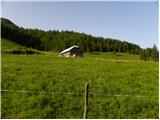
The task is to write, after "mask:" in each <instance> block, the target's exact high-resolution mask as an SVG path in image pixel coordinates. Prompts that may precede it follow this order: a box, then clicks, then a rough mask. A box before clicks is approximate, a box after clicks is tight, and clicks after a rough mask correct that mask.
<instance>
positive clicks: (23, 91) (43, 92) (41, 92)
mask: <svg viewBox="0 0 160 120" xmlns="http://www.w3.org/2000/svg"><path fill="white" fill-rule="evenodd" d="M0 91H1V92H16V93H40V94H45V93H51V94H54V95H85V93H59V92H53V91H27V90H6V89H5V90H0ZM89 95H92V96H115V97H123V96H124V97H157V98H158V97H159V96H153V95H131V94H130V95H129V94H107V93H89Z"/></svg>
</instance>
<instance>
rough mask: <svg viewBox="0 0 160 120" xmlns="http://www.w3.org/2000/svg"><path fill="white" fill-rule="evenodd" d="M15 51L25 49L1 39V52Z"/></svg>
mask: <svg viewBox="0 0 160 120" xmlns="http://www.w3.org/2000/svg"><path fill="white" fill-rule="evenodd" d="M15 49H25V47H24V46H22V45H19V44H17V43H15V42H13V41H10V40H7V39H3V38H2V39H1V50H2V51H10V50H15Z"/></svg>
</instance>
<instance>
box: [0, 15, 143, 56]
mask: <svg viewBox="0 0 160 120" xmlns="http://www.w3.org/2000/svg"><path fill="white" fill-rule="evenodd" d="M1 27H2V38H7V39H10V40H13V41H15V42H16V43H19V44H21V45H25V46H27V47H32V48H36V49H39V50H45V51H48V50H54V51H61V50H63V49H65V48H68V47H70V46H72V45H78V46H79V47H80V48H81V49H82V50H83V51H84V52H91V51H101V52H111V51H116V52H131V53H136V54H139V51H140V49H141V48H140V47H139V46H138V45H136V44H132V43H128V42H126V41H123V42H122V41H120V40H116V39H111V38H103V37H94V36H92V35H87V34H85V33H78V32H73V31H61V32H60V31H58V30H49V31H43V30H39V29H24V28H22V27H18V26H16V25H15V24H14V23H12V22H11V21H10V20H8V19H4V18H1Z"/></svg>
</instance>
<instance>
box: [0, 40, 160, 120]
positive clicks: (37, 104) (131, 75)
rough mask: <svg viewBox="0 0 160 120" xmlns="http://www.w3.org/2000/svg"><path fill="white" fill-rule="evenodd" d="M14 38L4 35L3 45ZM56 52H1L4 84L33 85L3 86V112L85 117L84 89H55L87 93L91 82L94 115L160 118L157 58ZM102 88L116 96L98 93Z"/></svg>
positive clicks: (12, 115)
mask: <svg viewBox="0 0 160 120" xmlns="http://www.w3.org/2000/svg"><path fill="white" fill-rule="evenodd" d="M10 44H12V43H10V42H9V41H6V40H2V51H5V50H8V49H9V47H7V46H10ZM13 44H14V43H13ZM14 46H15V47H13V49H17V48H18V47H22V46H19V45H14ZM57 55H58V53H55V52H52V51H50V52H42V54H40V55H13V54H8V53H2V54H1V57H2V61H1V64H2V66H1V68H2V77H1V89H2V90H16V91H32V92H12V91H10V92H1V98H2V99H1V104H2V105H1V117H2V118H61V119H63V118H68V119H69V118H77V119H78V118H79V119H81V118H83V109H84V101H83V100H84V96H83V95H79V94H74V95H72V94H70V95H68V94H67V95H66V94H60V95H58V94H54V93H84V89H85V84H86V83H89V84H90V90H89V92H90V95H89V109H88V118H90V119H94V118H98V119H102V118H104V119H108V118H110V119H114V118H117V119H118V118H126V119H127V118H132V119H135V118H158V116H159V101H158V95H159V92H158V91H159V88H158V83H159V80H158V78H159V76H158V63H157V62H142V61H140V60H139V56H138V55H133V54H129V53H116V54H113V53H84V58H82V59H81V58H58V57H57ZM41 92H44V93H41ZM103 93H105V94H110V95H111V96H103V95H93V94H103ZM114 95H122V96H114ZM124 95H130V96H124Z"/></svg>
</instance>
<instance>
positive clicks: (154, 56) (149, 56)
mask: <svg viewBox="0 0 160 120" xmlns="http://www.w3.org/2000/svg"><path fill="white" fill-rule="evenodd" d="M140 59H141V60H144V61H147V60H150V61H151V60H152V61H159V51H158V49H157V47H156V45H155V44H154V45H153V48H146V49H142V50H141V52H140Z"/></svg>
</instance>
